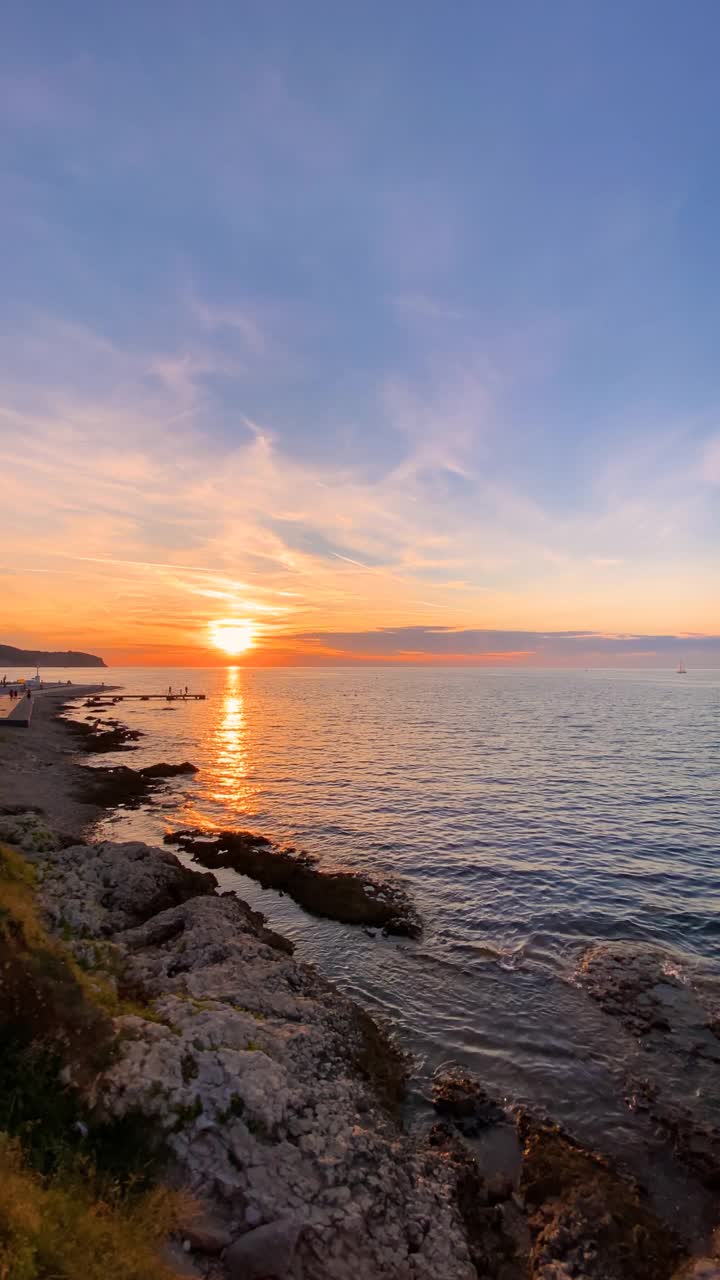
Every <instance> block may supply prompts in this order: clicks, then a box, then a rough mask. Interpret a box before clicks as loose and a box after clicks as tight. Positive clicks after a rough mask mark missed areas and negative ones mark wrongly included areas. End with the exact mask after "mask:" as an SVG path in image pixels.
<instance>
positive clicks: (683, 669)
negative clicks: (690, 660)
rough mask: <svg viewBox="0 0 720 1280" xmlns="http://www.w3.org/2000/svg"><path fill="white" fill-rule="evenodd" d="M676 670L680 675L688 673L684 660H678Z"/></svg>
mask: <svg viewBox="0 0 720 1280" xmlns="http://www.w3.org/2000/svg"><path fill="white" fill-rule="evenodd" d="M675 670H676V672H677V674H678V675H679V676H686V675H687V667H685V666H683V664H682V662H678V664H677V667H676V668H675Z"/></svg>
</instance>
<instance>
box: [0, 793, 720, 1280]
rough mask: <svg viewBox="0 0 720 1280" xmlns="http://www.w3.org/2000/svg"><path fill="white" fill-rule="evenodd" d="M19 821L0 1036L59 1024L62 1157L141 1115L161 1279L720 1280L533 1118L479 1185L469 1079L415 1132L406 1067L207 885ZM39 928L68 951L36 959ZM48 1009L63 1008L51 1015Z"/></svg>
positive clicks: (620, 1184) (484, 1101)
mask: <svg viewBox="0 0 720 1280" xmlns="http://www.w3.org/2000/svg"><path fill="white" fill-rule="evenodd" d="M10 809H11V810H12V811H11V812H8V811H7V809H6V811H5V812H4V813H3V812H2V810H0V841H2V840H4V841H5V842H7V843H6V845H4V846H3V845H0V887H2V877H3V876H5V882H4V884H5V892H6V895H7V896H6V901H7V904H8V910H7V912H6V916H7V919H6V924H7V929H6V930H5V933H4V934H3V933H2V931H0V940H1V939H4V943H5V947H6V955H7V957H8V960H9V961H11V962H13V963H15V967H16V970H17V972H18V973H19V974H20V975H21V977H22V980H21V981H19V982H18V983H17V985H16V989H14V990H13V989H12V983H11V977H9V976H8V975H11V974H12V969H11V968H9V967H8V965H7V964H6V965H5V966H4V974H3V980H2V983H0V993H1V994H3V998H4V1008H5V1014H3V1013H2V1009H0V1030H2V1029H3V1026H4V1024H2V1017H3V1016H5V1018H6V1021H7V1017H8V1016H9V1015H8V1011H11V1010H15V1014H17V1012H18V1010H25V1009H27V1008H30V1012H31V1013H32V1015H33V1017H34V1018H35V1021H36V1022H38V1021H39V1024H40V1025H41V1026H43V1027H47V1026H49V1027H50V1028H52V1027H55V1032H54V1034H55V1035H56V1039H55V1041H54V1044H55V1047H56V1048H57V1047H58V1046H59V1045H60V1044H61V1043H62V1045H63V1046H64V1059H63V1066H62V1071H61V1072H60V1074H58V1073H57V1063H56V1066H55V1068H54V1071H55V1074H54V1075H53V1077H52V1082H50V1080H49V1078H48V1087H47V1092H48V1094H49V1095H52V1098H53V1099H54V1096H55V1093H57V1095H58V1096H59V1097H60V1096H61V1095H62V1094H63V1091H73V1092H74V1093H75V1094H82V1096H83V1098H84V1102H85V1104H86V1108H85V1114H86V1119H87V1121H88V1123H81V1124H78V1123H77V1121H76V1122H74V1123H69V1122H68V1123H66V1122H65V1121H64V1120H63V1119H62V1117H63V1116H64V1115H68V1116H69V1115H70V1113H69V1112H68V1113H66V1112H64V1111H63V1109H62V1106H61V1107H60V1108H59V1110H58V1109H57V1108H55V1110H54V1111H53V1113H52V1114H53V1115H54V1116H55V1120H54V1123H56V1124H57V1123H60V1125H61V1129H62V1140H63V1144H64V1149H65V1150H70V1149H71V1148H72V1150H73V1151H74V1150H75V1148H77V1151H76V1154H78V1155H80V1156H83V1157H84V1156H85V1154H86V1150H87V1148H86V1146H85V1145H84V1144H85V1143H87V1142H88V1141H92V1140H93V1132H95V1133H96V1134H97V1133H98V1132H99V1131H100V1129H102V1128H103V1127H105V1129H107V1130H108V1131H111V1132H113V1133H115V1132H118V1129H117V1128H116V1126H119V1128H120V1129H122V1126H123V1125H124V1124H126V1123H130V1125H131V1126H132V1125H134V1126H135V1130H134V1131H135V1132H137V1124H138V1121H139V1124H140V1132H141V1134H142V1140H141V1144H140V1150H139V1153H138V1154H139V1156H140V1158H141V1160H142V1161H143V1162H144V1163H147V1161H148V1160H149V1159H150V1158H151V1157H152V1156H153V1155H154V1156H155V1158H156V1159H158V1158H159V1159H160V1162H161V1163H160V1167H161V1169H162V1171H163V1176H164V1178H165V1179H166V1180H167V1181H168V1183H169V1184H170V1186H172V1187H176V1188H178V1189H180V1190H181V1191H183V1192H184V1191H190V1193H191V1194H192V1196H193V1198H194V1206H193V1205H189V1204H187V1202H186V1200H185V1199H184V1198H182V1204H183V1205H184V1206H185V1208H181V1210H179V1212H180V1213H181V1214H182V1215H183V1216H182V1217H181V1219H180V1220H178V1219H175V1221H174V1225H173V1226H172V1227H171V1228H170V1227H169V1228H168V1230H169V1231H171V1232H172V1236H171V1238H170V1239H169V1240H168V1242H167V1246H166V1248H165V1252H164V1260H163V1263H162V1264H159V1265H161V1269H160V1270H159V1271H158V1272H157V1274H158V1276H162V1277H163V1280H165V1277H167V1278H168V1280H169V1278H170V1277H179V1276H191V1277H192V1276H195V1277H201V1278H204V1280H477V1278H478V1277H479V1278H480V1280H571V1278H572V1280H671V1277H674V1280H710V1277H714V1276H717V1275H718V1265H719V1264H718V1259H717V1257H716V1256H715V1255H716V1252H717V1249H716V1241H713V1243H712V1245H711V1247H710V1252H709V1253H708V1254H707V1256H704V1257H702V1258H698V1257H696V1258H691V1259H689V1260H688V1259H687V1258H686V1251H685V1248H684V1247H683V1244H682V1242H680V1241H678V1240H677V1239H676V1238H675V1237H674V1235H673V1234H672V1232H671V1231H669V1230H668V1228H667V1227H666V1226H664V1225H663V1223H662V1222H661V1221H660V1220H659V1219H658V1218H657V1217H656V1215H655V1213H654V1211H653V1209H652V1207H651V1205H650V1203H649V1202H648V1200H647V1198H646V1196H645V1195H644V1193H643V1192H642V1189H641V1188H640V1187H639V1186H638V1185H636V1184H635V1183H634V1182H633V1181H632V1180H629V1179H628V1178H627V1176H626V1175H624V1174H623V1173H621V1172H620V1171H618V1170H616V1169H615V1168H614V1167H613V1166H612V1165H611V1164H610V1162H608V1161H607V1160H606V1159H604V1158H603V1157H602V1156H599V1155H597V1154H594V1153H593V1152H590V1151H587V1150H586V1149H584V1148H583V1147H581V1146H580V1145H579V1144H577V1143H576V1142H575V1141H574V1140H573V1139H572V1138H571V1137H570V1136H569V1135H566V1134H564V1133H563V1132H562V1131H561V1130H560V1129H558V1128H557V1127H556V1126H554V1125H552V1124H550V1123H547V1122H542V1121H540V1120H538V1119H536V1118H535V1117H534V1116H532V1115H531V1114H530V1113H529V1112H523V1111H519V1112H516V1113H515V1116H514V1120H513V1122H514V1124H515V1127H516V1129H517V1134H518V1138H519V1146H520V1148H521V1150H520V1172H519V1176H518V1178H517V1180H515V1181H513V1180H511V1179H510V1178H508V1177H505V1176H497V1175H496V1176H493V1175H489V1176H488V1175H487V1173H486V1172H484V1171H483V1168H482V1166H481V1163H480V1162H479V1160H478V1158H476V1156H475V1155H474V1154H473V1151H472V1149H471V1148H470V1146H469V1145H468V1144H467V1143H466V1142H465V1141H463V1137H462V1136H461V1135H463V1134H470V1135H473V1136H474V1135H476V1134H477V1133H478V1132H480V1131H481V1130H482V1129H484V1128H486V1127H487V1126H489V1125H495V1124H507V1123H510V1121H511V1116H510V1115H509V1114H508V1113H507V1112H506V1111H505V1110H504V1109H502V1108H501V1107H499V1106H498V1104H497V1103H496V1102H495V1101H494V1100H493V1099H491V1098H489V1097H488V1095H487V1094H486V1093H485V1091H484V1089H483V1087H482V1083H481V1081H479V1080H478V1079H476V1078H475V1077H474V1076H472V1074H471V1073H470V1072H468V1071H465V1070H463V1069H462V1068H460V1067H457V1068H446V1069H444V1070H443V1072H442V1073H440V1074H438V1075H436V1077H435V1079H434V1086H433V1102H434V1105H435V1107H436V1109H437V1111H438V1113H439V1115H440V1116H441V1117H442V1119H440V1120H439V1122H437V1123H435V1124H434V1125H432V1127H430V1128H428V1129H427V1130H426V1131H421V1130H420V1128H418V1131H417V1132H416V1133H408V1132H406V1131H405V1130H404V1129H403V1127H402V1125H401V1122H400V1118H399V1104H400V1102H401V1101H402V1099H403V1096H404V1092H405V1086H406V1080H407V1072H408V1063H407V1061H406V1058H405V1055H404V1054H403V1053H402V1051H401V1050H400V1049H399V1048H398V1047H397V1046H396V1045H395V1043H394V1042H393V1040H392V1039H391V1038H390V1037H389V1035H388V1034H387V1032H386V1031H385V1030H383V1028H382V1027H380V1026H379V1025H378V1024H377V1023H376V1022H374V1021H373V1019H372V1018H370V1017H369V1015H368V1014H366V1013H365V1012H364V1011H363V1010H362V1009H360V1008H359V1007H358V1006H357V1005H355V1004H354V1003H353V1002H352V1001H351V1000H349V999H347V998H346V997H345V996H343V995H342V994H341V993H340V992H338V991H337V990H336V989H335V988H334V987H333V986H332V984H331V983H330V982H328V981H326V980H325V979H324V978H322V977H321V976H320V975H319V974H318V973H317V972H316V971H315V970H314V969H313V968H312V967H311V966H310V965H307V964H303V963H301V962H299V961H298V960H296V959H295V958H294V957H293V955H292V954H291V952H292V948H291V946H290V944H289V943H288V942H287V940H285V939H283V938H282V937H280V936H279V935H277V934H275V933H273V932H272V930H270V929H268V928H267V926H266V923H265V919H264V917H263V916H262V915H261V914H260V913H259V912H255V911H252V910H251V909H250V907H249V906H248V905H247V904H246V903H244V902H243V901H241V900H240V899H239V898H237V897H236V896H235V895H234V894H220V893H218V891H217V886H216V882H215V878H214V876H213V875H212V874H209V873H207V872H199V871H193V870H192V869H189V868H187V867H184V866H183V865H182V864H181V863H180V862H179V860H178V859H177V858H176V857H175V855H174V854H172V853H171V852H170V851H169V850H167V849H154V848H150V847H148V846H147V845H145V844H142V843H138V842H135V841H130V842H126V843H114V842H110V841H104V842H102V843H99V844H94V845H93V844H85V843H77V842H75V843H71V842H70V841H69V840H68V839H67V838H63V837H61V836H59V835H57V834H56V833H54V832H53V831H52V830H51V829H50V828H49V827H48V826H46V824H45V822H44V819H43V816H42V815H41V814H39V813H37V812H33V813H30V812H17V811H16V810H15V809H14V808H13V807H12V806H10ZM13 844H14V845H15V851H14V852H13V850H12V849H10V848H8V847H7V845H13ZM18 848H19V849H22V857H23V858H24V859H25V861H24V862H23V861H22V859H21V858H20V856H19V854H18V853H17V849H18ZM8 859H10V861H8ZM13 859H14V863H13V861H12V860H13ZM28 863H29V864H32V867H33V868H34V871H33V872H31V871H30V870H29V868H28ZM3 868H4V870H3ZM13 877H14V878H13ZM21 886H24V888H22V890H21ZM30 886H32V888H30ZM29 893H32V895H33V899H32V903H33V905H32V907H31V906H30V904H29V902H28V900H27V898H26V897H23V894H29ZM13 904H14V906H13ZM38 908H40V909H41V911H42V913H43V915H44V922H45V923H43V924H42V925H41V923H40V919H39V916H37V909H38ZM13 911H15V912H16V914H15V916H13ZM47 924H49V925H50V926H51V927H52V930H53V932H54V935H55V939H56V942H55V943H54V944H53V946H54V950H51V949H49V943H47V942H46V943H42V940H41V942H40V944H38V945H40V947H41V949H40V950H39V951H37V952H36V953H33V952H32V950H27V947H31V945H32V943H33V938H34V937H35V938H37V935H38V934H39V933H42V932H43V930H45V929H46V925H47ZM45 936H46V937H49V936H50V935H48V934H46V935H45ZM23 947H25V948H26V950H25V951H23ZM42 947H44V948H45V949H44V950H42ZM13 949H14V950H13ZM13 957H14V961H13ZM20 961H22V964H21V963H20ZM34 982H36V983H38V984H39V985H38V987H37V991H34V990H33V989H32V987H33V983H34ZM53 983H54V984H55V986H53V985H52V984H53ZM48 984H50V985H48ZM63 984H64V985H63ZM51 991H53V992H55V995H56V996H60V997H62V994H63V993H65V999H62V998H59V999H56V1000H55V1005H56V1007H55V1009H54V1011H53V1010H50V1008H49V1003H48V1001H47V999H45V996H47V993H48V992H51ZM81 993H84V995H82V1000H84V1001H85V1004H84V1005H83V1004H78V1003H77V1001H78V999H79V998H80V994H81ZM38 995H40V996H41V997H43V999H41V1000H38V999H36V997H37V996H38ZM93 1000H95V1001H96V1003H95V1004H93ZM87 1001H90V1004H89V1005H88V1004H87ZM73 1002H75V1003H73ZM0 1003H2V1002H0ZM50 1015H52V1016H50ZM8 1025H10V1024H8ZM103 1027H104V1028H105V1031H103V1030H102V1029H103ZM101 1031H102V1035H105V1033H106V1032H108V1033H109V1035H110V1040H109V1041H104V1040H103V1039H102V1038H101V1035H100V1033H101ZM90 1033H92V1034H90ZM58 1037H59V1038H58ZM103 1046H104V1047H103ZM100 1049H102V1052H101V1053H100V1056H98V1051H99V1050H100ZM106 1050H107V1052H106ZM36 1092H37V1091H36ZM32 1096H33V1098H34V1099H35V1101H36V1102H37V1096H36V1093H35V1094H32ZM0 1101H2V1098H1V1096H0ZM53 1105H54V1102H53ZM46 1110H47V1108H46ZM126 1132H130V1129H128V1130H126ZM88 1135H89V1136H88ZM166 1234H167V1232H166ZM1 1261H2V1258H1V1257H0V1262H1ZM63 1274H66V1273H65V1272H64V1273H63ZM73 1274H74V1273H73ZM123 1274H125V1273H123ZM132 1274H133V1276H134V1275H135V1274H136V1273H135V1272H133V1273H132ZM148 1274H154V1273H152V1272H151V1273H148V1272H147V1271H143V1272H142V1275H143V1277H145V1276H147V1275H148Z"/></svg>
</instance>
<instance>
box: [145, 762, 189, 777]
mask: <svg viewBox="0 0 720 1280" xmlns="http://www.w3.org/2000/svg"><path fill="white" fill-rule="evenodd" d="M199 772H200V770H199V769H198V767H197V765H196V764H191V763H190V761H189V760H183V761H182V763H181V764H166V763H165V761H164V760H163V761H160V763H159V764H147V765H145V767H144V768H143V769H140V770H139V773H140V774H141V775H142V777H143V778H179V777H182V776H183V775H186V774H193V773H199Z"/></svg>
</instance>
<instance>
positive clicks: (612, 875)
mask: <svg viewBox="0 0 720 1280" xmlns="http://www.w3.org/2000/svg"><path fill="white" fill-rule="evenodd" d="M96 675H97V673H93V676H94V677H96ZM104 677H105V679H106V680H107V681H108V682H110V681H112V682H113V683H117V684H121V685H123V686H125V687H126V689H127V690H128V691H131V690H132V691H138V692H143V691H152V690H155V691H160V690H163V689H165V688H167V686H168V684H172V685H174V686H176V687H177V686H184V685H185V684H188V685H189V686H190V687H191V688H192V689H197V688H201V689H202V690H204V691H205V692H207V694H208V700H207V702H204V703H196V704H195V703H191V704H185V705H181V704H174V710H171V711H170V710H163V709H162V707H163V705H164V704H162V703H156V704H153V703H135V704H133V703H129V704H124V705H123V706H120V707H118V709H117V713H116V714H118V715H119V716H120V717H121V718H122V719H123V720H125V721H126V722H127V723H129V724H131V725H133V726H134V727H138V728H141V729H143V730H145V731H147V735H148V736H147V737H145V738H143V739H142V740H141V743H140V749H139V750H138V751H137V752H134V753H133V754H132V755H124V756H117V757H110V758H108V757H107V756H104V757H102V760H103V761H104V762H108V761H109V759H110V760H114V759H117V760H118V761H119V760H124V761H125V762H126V763H132V764H134V765H140V764H142V763H146V762H152V761H155V760H158V759H166V760H171V761H177V760H182V759H190V760H192V761H193V763H195V764H197V765H198V766H199V767H200V770H201V772H200V773H199V774H198V776H197V779H192V780H190V781H188V780H187V779H185V778H183V779H181V780H180V781H179V782H177V783H172V784H170V785H169V786H168V788H167V790H166V791H165V792H164V793H162V794H158V796H157V797H156V800H155V802H154V803H152V804H150V805H148V806H146V807H144V808H143V809H141V810H136V811H127V812H123V811H119V812H117V813H115V814H113V815H111V816H110V817H109V818H108V819H107V820H106V821H105V822H104V823H103V824H102V832H103V834H106V835H112V837H113V838H119V837H122V836H135V837H142V838H144V839H148V840H151V841H159V840H160V839H161V837H162V835H163V834H164V832H165V831H166V830H168V829H172V828H174V827H176V826H179V825H194V824H197V823H201V824H204V825H208V824H210V825H216V824H220V825H224V826H242V827H250V828H254V829H256V830H259V831H263V832H266V833H268V834H272V835H275V836H277V837H280V838H282V839H285V840H291V841H292V843H294V844H296V845H298V846H300V847H304V848H307V849H309V850H311V851H313V852H315V853H318V854H320V855H321V857H322V858H323V859H324V860H325V861H326V862H327V864H328V865H329V864H339V863H342V864H346V865H351V866H356V867H369V868H373V869H375V868H380V869H382V870H385V871H390V872H393V873H395V874H398V875H400V876H402V877H403V878H404V879H405V880H406V882H407V885H408V887H409V889H410V891H411V893H412V895H413V897H414V899H415V901H416V903H417V905H418V907H419V909H420V911H421V913H422V915H423V917H424V921H425V934H424V936H423V938H422V940H421V941H419V942H417V943H412V942H405V941H403V942H398V941H397V940H395V941H393V940H387V939H383V938H382V937H380V936H377V937H375V938H369V937H368V936H367V935H366V934H365V933H364V932H363V931H362V930H358V929H352V928H348V927H343V926H340V925H336V924H334V923H332V922H325V921H318V920H315V919H311V918H310V917H308V916H306V915H305V914H304V913H303V912H302V911H301V910H300V909H299V908H297V907H295V906H294V904H293V903H292V902H290V901H289V900H288V899H287V898H286V897H280V896H278V895H277V894H275V893H273V892H271V891H263V890H260V889H259V888H258V887H257V886H256V885H254V884H253V883H252V882H250V881H248V880H246V879H244V878H242V877H239V876H237V875H236V874H235V873H233V872H229V871H228V872H224V873H221V878H222V882H223V885H224V887H228V888H229V887H235V888H238V889H239V891H240V892H241V893H242V896H244V897H246V898H247V899H248V900H250V901H251V903H252V904H253V905H255V906H258V907H260V908H261V909H262V910H263V911H264V912H265V913H266V914H267V916H268V917H269V919H270V921H271V923H273V924H274V925H276V926H277V927H279V928H280V929H282V930H283V931H284V932H286V933H287V934H288V935H289V936H290V937H292V938H293V940H294V941H295V943H296V945H297V949H298V953H299V955H300V956H301V957H303V958H306V959H308V960H311V961H313V962H314V963H316V964H317V965H318V966H319V967H320V968H321V969H322V970H323V971H324V972H325V973H327V974H328V975H329V976H331V977H332V978H333V979H334V980H335V981H336V982H337V983H338V984H339V985H340V986H341V987H343V988H344V989H345V990H346V991H348V992H349V993H350V994H352V995H354V996H356V997H357V998H359V999H360V1000H361V1001H363V1002H364V1003H365V1004H366V1005H368V1006H370V1007H372V1008H374V1009H375V1010H377V1011H380V1012H382V1013H384V1014H385V1015H387V1016H388V1017H389V1018H390V1019H391V1020H392V1022H393V1024H394V1025H395V1027H396V1028H397V1029H398V1030H399V1032H400V1034H401V1036H402V1037H403V1039H404V1040H405V1043H406V1044H408V1045H409V1046H410V1047H411V1048H412V1049H413V1051H414V1052H415V1053H416V1055H417V1063H418V1071H417V1089H418V1096H420V1095H421V1094H422V1091H423V1086H424V1082H425V1081H426V1078H427V1076H428V1074H429V1073H430V1072H431V1070H432V1069H434V1067H436V1066H437V1065H438V1064H439V1063H440V1062H443V1061H447V1060H450V1059H453V1060H459V1061H462V1062H465V1063H467V1064H468V1065H469V1066H471V1067H472V1068H473V1069H475V1070H476V1071H478V1072H479V1073H480V1074H481V1076H482V1077H483V1078H484V1079H485V1081H486V1082H487V1085H488V1087H489V1088H490V1090H491V1091H493V1092H495V1093H496V1094H497V1095H500V1096H501V1097H503V1098H506V1099H507V1100H508V1101H510V1102H526V1103H530V1104H532V1105H533V1106H535V1107H540V1108H542V1109H544V1110H546V1111H547V1112H549V1113H550V1114H551V1115H553V1116H554V1117H555V1118H557V1119H558V1120H560V1121H561V1122H563V1123H565V1124H566V1125H568V1126H569V1127H570V1128H571V1129H572V1130H573V1131H574V1132H575V1133H576V1134H577V1135H578V1136H579V1137H580V1138H582V1139H584V1140H586V1141H591V1142H595V1143H597V1144H599V1145H601V1146H603V1147H604V1148H605V1149H607V1150H608V1151H610V1152H611V1153H615V1154H621V1155H622V1156H623V1158H624V1159H625V1160H626V1161H627V1162H628V1163H630V1164H631V1165H632V1166H633V1167H634V1168H635V1169H636V1170H637V1171H639V1172H640V1173H641V1174H644V1175H645V1176H646V1180H650V1181H651V1182H652V1184H653V1190H654V1193H655V1195H656V1197H657V1198H659V1199H660V1200H662V1199H663V1198H664V1199H665V1201H666V1202H667V1205H669V1206H670V1210H672V1208H673V1206H674V1208H675V1210H677V1209H678V1206H681V1205H682V1204H683V1203H684V1202H685V1201H686V1199H687V1197H686V1196H685V1194H684V1191H683V1187H682V1186H681V1185H680V1183H679V1181H678V1175H677V1173H676V1172H675V1173H672V1174H670V1173H667V1172H666V1171H664V1168H663V1167H662V1164H661V1163H658V1162H656V1161H653V1159H652V1157H651V1156H648V1143H649V1142H651V1134H650V1133H649V1130H647V1131H646V1129H645V1128H644V1127H643V1125H644V1123H645V1122H643V1120H642V1117H638V1116H635V1115H633V1114H632V1113H631V1112H629V1110H628V1108H627V1106H626V1105H625V1103H624V1101H623V1093H624V1090H625V1084H624V1081H625V1075H626V1072H627V1062H628V1058H629V1056H631V1055H633V1054H637V1052H638V1050H637V1047H636V1046H634V1045H633V1044H632V1043H631V1042H630V1041H629V1039H624V1038H623V1037H624V1033H623V1032H622V1031H621V1030H620V1029H619V1028H618V1027H617V1026H616V1025H615V1024H614V1023H611V1022H610V1021H609V1020H608V1019H607V1018H606V1017H605V1015H603V1014H602V1013H601V1012H600V1011H599V1010H598V1009H597V1008H596V1007H595V1006H594V1005H593V1004H592V1003H591V1002H590V1001H589V1000H588V998H587V997H586V995H585V994H584V993H583V991H582V990H581V989H580V988H579V987H578V986H577V984H576V982H575V981H574V973H575V967H576V964H577V959H578V957H579V955H580V953H581V952H582V950H583V948H584V947H585V946H586V945H587V943H588V942H591V941H594V940H597V939H629V940H638V941H652V942H657V943H660V944H662V945H663V946H665V947H667V948H669V949H670V950H671V951H672V953H673V954H674V956H675V959H676V963H677V965H678V967H679V969H680V971H681V972H683V973H684V974H686V975H687V976H688V980H694V978H695V977H697V976H700V977H702V979H703V980H706V979H707V980H708V981H710V982H711V983H713V982H716V981H717V980H718V975H719V974H720V914H719V913H718V908H719V907H720V888H719V885H718V875H717V867H718V860H719V856H720V787H718V769H719V766H720V672H717V671H696V672H690V673H689V674H688V675H687V676H678V675H676V674H675V673H674V672H656V671H645V672H637V671H633V672H630V671H611V672H610V671H596V670H591V671H588V672H584V671H533V672H525V671H522V672H519V671H506V670H499V669H491V670H481V671H475V670H473V671H469V670H463V671H455V670H447V669H433V670H428V669H411V670H401V671H399V670H396V669H393V670H388V669H376V670H371V671H368V670H361V671H358V670H354V669H346V668H343V669H340V668H334V669H328V670H321V671H318V670H302V669H292V670H273V671H270V670H255V671H245V670H242V669H230V670H203V671H198V670H194V671H180V670H172V671H159V670H138V669H133V670H108V671H107V672H106V673H104ZM72 678H73V679H75V680H79V679H81V678H82V673H80V672H73V673H72ZM674 1084H675V1086H676V1088H677V1090H678V1092H679V1096H682V1091H683V1089H685V1090H688V1089H691V1088H692V1087H693V1086H692V1082H691V1081H690V1082H688V1081H687V1080H683V1079H678V1080H677V1081H675V1082H674ZM681 1181H682V1180H681V1179H680V1182H681Z"/></svg>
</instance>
